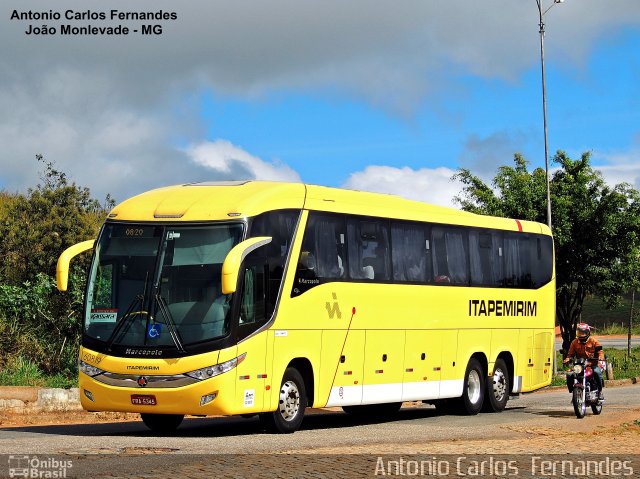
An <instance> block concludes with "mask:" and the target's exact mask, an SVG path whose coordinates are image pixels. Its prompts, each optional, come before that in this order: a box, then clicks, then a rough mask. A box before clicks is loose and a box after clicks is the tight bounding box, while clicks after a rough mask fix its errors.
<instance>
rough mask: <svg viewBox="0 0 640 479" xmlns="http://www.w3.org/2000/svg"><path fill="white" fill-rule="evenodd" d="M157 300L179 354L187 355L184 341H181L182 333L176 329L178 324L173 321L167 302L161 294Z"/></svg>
mask: <svg viewBox="0 0 640 479" xmlns="http://www.w3.org/2000/svg"><path fill="white" fill-rule="evenodd" d="M155 300H156V303H157V304H158V309H159V310H160V313H162V316H164V320H165V324H166V325H167V328H168V329H169V335H170V336H171V339H172V340H173V344H175V345H176V349H177V350H178V351H179V352H181V353H183V354H186V352H187V351H186V350H185V349H184V346H183V345H182V340H181V339H180V333H178V329H177V328H176V322H175V321H174V320H173V316H171V311H169V307H168V306H167V302H166V300H165V299H164V298H163V297H162V295H160V294H156V296H155Z"/></svg>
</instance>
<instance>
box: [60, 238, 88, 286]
mask: <svg viewBox="0 0 640 479" xmlns="http://www.w3.org/2000/svg"><path fill="white" fill-rule="evenodd" d="M95 242H96V241H95V240H87V241H83V242H82V243H77V244H74V245H73V246H69V247H68V248H67V249H66V250H64V251H63V252H62V254H61V255H60V257H59V258H58V264H57V265H56V286H57V288H58V291H66V290H67V287H68V285H69V263H71V260H72V259H73V258H75V257H76V256H78V255H79V254H80V253H84V252H85V251H87V250H90V249H93V245H94V244H95Z"/></svg>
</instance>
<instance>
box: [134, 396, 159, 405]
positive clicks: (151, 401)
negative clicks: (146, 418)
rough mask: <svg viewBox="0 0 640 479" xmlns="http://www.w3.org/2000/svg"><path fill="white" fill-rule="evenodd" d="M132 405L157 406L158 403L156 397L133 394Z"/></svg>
mask: <svg viewBox="0 0 640 479" xmlns="http://www.w3.org/2000/svg"><path fill="white" fill-rule="evenodd" d="M131 404H135V405H136V406H155V405H156V404H158V403H157V401H156V397H155V396H149V395H144V394H132V395H131Z"/></svg>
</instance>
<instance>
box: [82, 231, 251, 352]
mask: <svg viewBox="0 0 640 479" xmlns="http://www.w3.org/2000/svg"><path fill="white" fill-rule="evenodd" d="M242 232H243V225H242V224H240V223H235V224H229V223H227V224H219V225H207V226H200V225H197V226H156V225H131V224H126V225H123V224H106V225H105V227H104V228H103V231H102V233H101V235H100V238H99V240H98V243H97V245H96V252H95V256H94V259H93V264H92V266H91V272H90V277H89V283H88V289H87V305H86V309H85V320H84V332H85V334H86V335H87V336H88V337H90V338H92V339H95V340H98V341H103V342H105V343H106V344H107V348H109V347H110V346H111V345H112V344H118V345H121V346H133V347H140V346H143V347H175V348H177V349H178V350H181V351H183V346H184V345H188V344H192V343H197V342H202V341H208V340H211V339H215V338H220V337H223V336H226V335H227V334H228V333H229V321H228V319H227V316H228V314H229V309H230V308H229V304H230V299H231V298H230V296H231V295H223V294H222V292H221V272H222V263H223V262H224V259H225V257H226V255H227V253H228V252H229V251H230V250H231V248H232V247H233V246H234V245H236V244H237V243H238V242H239V241H240V240H241V236H242Z"/></svg>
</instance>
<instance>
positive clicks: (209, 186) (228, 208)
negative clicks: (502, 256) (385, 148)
mask: <svg viewBox="0 0 640 479" xmlns="http://www.w3.org/2000/svg"><path fill="white" fill-rule="evenodd" d="M303 208H304V209H309V210H316V211H328V212H336V213H350V214H356V215H365V216H381V217H387V218H397V219H404V220H415V221H428V222H433V223H446V224H455V225H466V226H478V227H485V228H498V229H504V230H513V231H526V232H532V233H544V234H549V229H548V227H547V226H546V225H542V224H540V223H535V222H531V221H515V220H513V219H506V218H496V217H490V216H482V215H476V214H473V213H468V212H465V211H461V210H456V209H454V208H446V207H443V206H436V205H431V204H427V203H422V202H419V201H412V200H407V199H404V198H401V197H399V196H396V195H387V194H380V193H369V192H363V191H354V190H345V189H339V188H329V187H325V186H316V185H306V184H303V183H281V182H269V181H220V182H202V183H187V184H182V185H175V186H168V187H164V188H158V189H155V190H151V191H147V192H145V193H142V194H140V195H137V196H134V197H132V198H130V199H128V200H125V201H123V202H122V203H120V204H118V205H117V206H116V207H115V208H114V209H113V210H112V211H111V213H110V214H109V218H110V219H114V220H118V221H135V222H148V221H153V222H160V221H165V222H166V221H179V222H183V221H184V222H187V221H188V222H194V221H213V220H229V219H234V218H238V217H251V216H256V215H258V214H260V213H263V212H265V211H271V210H279V209H303Z"/></svg>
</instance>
